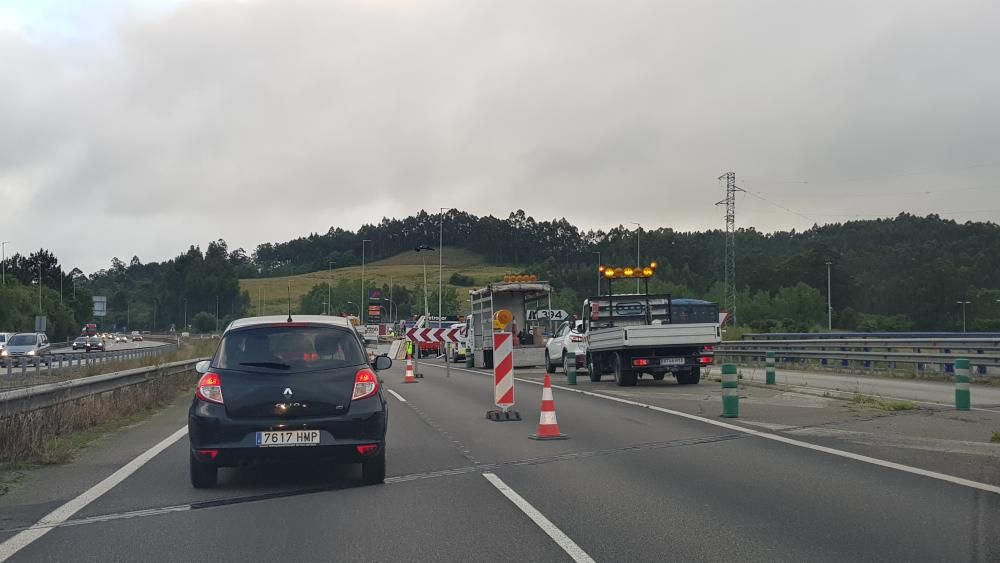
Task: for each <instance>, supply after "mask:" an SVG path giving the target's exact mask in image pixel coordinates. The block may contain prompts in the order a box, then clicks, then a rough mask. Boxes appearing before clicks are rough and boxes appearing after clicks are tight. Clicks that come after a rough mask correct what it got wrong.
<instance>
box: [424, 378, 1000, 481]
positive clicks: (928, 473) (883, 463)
mask: <svg viewBox="0 0 1000 563" xmlns="http://www.w3.org/2000/svg"><path fill="white" fill-rule="evenodd" d="M429 365H434V364H429ZM435 367H436V366H435ZM455 369H457V370H461V371H467V372H469V373H475V374H478V375H485V376H488V375H489V374H483V373H479V372H476V371H472V370H468V369H463V368H455ZM514 379H515V380H517V381H521V382H523V383H530V384H532V385H542V382H541V381H533V380H531V379H524V378H522V377H515V378H514ZM552 387H553V388H554V389H562V390H564V391H572V392H573V393H580V394H581V395H587V396H590V397H597V398H599V399H607V400H609V401H615V402H616V403H623V404H626V405H632V406H636V407H641V408H644V409H650V410H653V411H656V412H662V413H665V414H670V415H674V416H679V417H681V418H686V419H689V420H695V421H698V422H704V423H705V424H711V425H712V426H718V427H720V428H726V429H728V430H734V431H736V432H742V433H744V434H749V435H751V436H756V437H758V438H764V439H765V440H774V441H775V442H781V443H784V444H788V445H791V446H797V447H800V448H806V449H809V450H815V451H817V452H823V453H828V454H831V455H835V456H839V457H844V458H847V459H853V460H855V461H860V462H864V463H870V464H872V465H878V466H880V467H886V468H888V469H895V470H897V471H903V472H905V473H912V474H913V475H920V476H923V477H930V478H931V479H937V480H939V481H945V482H948V483H952V484H955V485H961V486H963V487H969V488H972V489H978V490H980V491H986V492H988V493H994V494H998V495H1000V487H998V486H996V485H990V484H987V483H980V482H979V481H972V480H970V479H963V478H961V477H955V476H954V475H947V474H945V473H938V472H937V471H929V470H927V469H920V468H919V467H911V466H909V465H903V464H901V463H895V462H892V461H886V460H884V459H878V458H874V457H868V456H866V455H860V454H856V453H851V452H847V451H844V450H837V449H834V448H828V447H826V446H820V445H817V444H811V443H809V442H802V441H800V440H795V439H792V438H787V437H785V436H779V435H777V434H770V433H768V432H761V431H759V430H754V429H752V428H746V427H745V426H737V425H735V424H728V423H726V422H721V421H718V420H712V419H710V418H703V417H700V416H698V415H694V414H688V413H686V412H680V411H675V410H671V409H665V408H663V407H657V406H654V405H647V404H646V403H640V402H638V401H630V400H628V399H622V398H619V397H612V396H611V395H603V394H601V393H594V392H592V391H584V390H582V389H573V388H572V387H565V386H562V385H553V386H552Z"/></svg>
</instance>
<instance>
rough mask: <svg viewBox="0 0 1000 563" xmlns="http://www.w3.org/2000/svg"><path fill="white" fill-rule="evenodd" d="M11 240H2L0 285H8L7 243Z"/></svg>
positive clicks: (0, 246)
mask: <svg viewBox="0 0 1000 563" xmlns="http://www.w3.org/2000/svg"><path fill="white" fill-rule="evenodd" d="M8 244H10V241H9V240H0V280H2V281H0V285H3V287H7V245H8Z"/></svg>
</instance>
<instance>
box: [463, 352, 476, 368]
mask: <svg viewBox="0 0 1000 563" xmlns="http://www.w3.org/2000/svg"><path fill="white" fill-rule="evenodd" d="M474 365H475V358H474V357H473V356H472V348H466V349H465V367H467V368H472V367H473V366H474Z"/></svg>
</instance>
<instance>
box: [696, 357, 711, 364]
mask: <svg viewBox="0 0 1000 563" xmlns="http://www.w3.org/2000/svg"><path fill="white" fill-rule="evenodd" d="M698 363H699V364H710V363H712V356H700V357H699V358H698Z"/></svg>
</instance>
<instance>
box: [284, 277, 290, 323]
mask: <svg viewBox="0 0 1000 563" xmlns="http://www.w3.org/2000/svg"><path fill="white" fill-rule="evenodd" d="M285 292H286V295H287V296H288V322H292V282H287V285H286V286H285Z"/></svg>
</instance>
